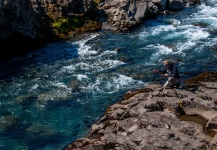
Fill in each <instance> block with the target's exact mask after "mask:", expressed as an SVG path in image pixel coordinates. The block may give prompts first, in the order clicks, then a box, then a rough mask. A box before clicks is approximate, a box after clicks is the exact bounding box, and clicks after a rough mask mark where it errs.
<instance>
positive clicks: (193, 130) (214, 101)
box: [66, 78, 217, 150]
mask: <svg viewBox="0 0 217 150" xmlns="http://www.w3.org/2000/svg"><path fill="white" fill-rule="evenodd" d="M216 81H217V78H215V82H201V83H200V86H199V88H198V89H197V90H196V91H191V90H190V91H189V90H186V89H183V88H180V89H166V90H165V89H162V86H161V85H159V84H150V85H148V86H146V87H144V89H140V90H135V91H128V92H127V93H126V94H125V95H124V100H123V101H121V102H119V103H116V104H114V105H112V106H109V107H108V109H107V111H106V113H105V115H104V116H103V117H102V118H101V119H100V120H99V121H98V122H97V123H95V124H93V125H92V127H91V129H90V134H89V135H88V137H86V138H79V139H77V140H75V141H74V142H72V143H71V144H69V145H68V146H67V148H66V149H67V150H84V149H92V150H146V149H147V150H152V149H153V150H154V149H170V150H176V149H179V150H186V149H188V150H192V149H209V150H211V149H216V148H217V134H216V131H217V95H216V93H217V82H216ZM190 116H191V118H192V119H190V120H189V119H188V117H190ZM198 117H200V119H201V118H203V120H205V121H203V123H201V124H200V122H201V121H200V119H197V118H198ZM186 120H188V121H186Z"/></svg>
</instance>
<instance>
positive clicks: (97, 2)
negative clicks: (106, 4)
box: [93, 0, 102, 4]
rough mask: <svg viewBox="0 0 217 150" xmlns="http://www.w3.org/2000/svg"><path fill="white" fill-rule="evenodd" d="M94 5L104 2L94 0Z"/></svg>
mask: <svg viewBox="0 0 217 150" xmlns="http://www.w3.org/2000/svg"><path fill="white" fill-rule="evenodd" d="M93 2H94V3H96V4H99V3H101V2H102V0H93Z"/></svg>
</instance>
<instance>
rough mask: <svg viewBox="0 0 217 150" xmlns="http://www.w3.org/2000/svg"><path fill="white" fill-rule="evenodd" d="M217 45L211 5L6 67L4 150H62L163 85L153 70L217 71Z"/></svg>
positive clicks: (2, 80)
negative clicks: (117, 108)
mask: <svg viewBox="0 0 217 150" xmlns="http://www.w3.org/2000/svg"><path fill="white" fill-rule="evenodd" d="M11 44H13V43H11ZM216 45H217V2H216V1H213V0H212V1H209V3H208V2H207V4H201V5H198V6H195V7H191V8H185V9H183V10H182V11H179V12H176V13H174V14H171V15H166V16H164V15H159V16H158V17H157V18H156V19H151V20H148V21H146V22H144V23H143V24H142V25H141V26H140V27H138V28H136V29H134V30H132V31H127V32H124V33H115V32H112V31H105V30H102V31H99V32H96V33H90V34H86V35H85V34H84V36H82V38H81V37H80V38H77V39H76V40H75V39H71V40H67V41H60V42H55V43H50V44H48V45H45V46H44V47H43V48H41V49H37V50H36V51H34V52H31V53H28V54H26V55H25V56H20V57H18V58H13V59H10V60H8V61H1V63H0V70H1V72H0V89H1V90H0V98H1V100H0V107H1V109H0V149H1V150H21V149H22V150H24V149H29V150H60V149H63V148H64V147H65V146H66V145H67V144H68V143H70V142H71V141H73V140H75V139H77V138H79V137H84V136H86V135H87V133H88V130H89V129H90V127H91V125H92V124H93V123H95V122H96V121H97V120H98V119H100V117H101V116H102V115H103V114H104V113H105V110H106V108H107V107H108V106H109V105H111V104H114V103H116V102H118V101H120V100H121V99H122V96H123V94H124V93H125V92H127V91H128V90H133V89H138V88H142V87H144V86H145V85H148V84H150V83H152V82H159V83H163V82H164V81H165V79H163V78H161V77H159V76H158V75H156V74H153V73H152V70H153V69H158V68H161V67H162V61H163V60H164V59H169V60H173V61H175V63H176V65H177V67H178V68H179V72H180V75H181V76H182V78H183V80H184V79H187V78H189V77H192V76H194V75H197V74H199V73H201V72H204V71H216V68H217V51H216V50H214V49H212V46H216ZM117 49H118V50H119V51H116V50H117ZM182 84H183V83H182Z"/></svg>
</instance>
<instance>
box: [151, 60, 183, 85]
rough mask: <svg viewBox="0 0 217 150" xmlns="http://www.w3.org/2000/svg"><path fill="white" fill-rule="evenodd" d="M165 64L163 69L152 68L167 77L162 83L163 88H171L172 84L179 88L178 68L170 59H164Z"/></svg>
mask: <svg viewBox="0 0 217 150" xmlns="http://www.w3.org/2000/svg"><path fill="white" fill-rule="evenodd" d="M163 64H164V66H165V68H164V70H154V72H157V73H160V74H161V75H162V76H164V77H168V80H167V81H166V83H165V84H164V86H163V88H164V89H168V88H173V87H174V86H175V87H177V88H179V86H180V81H181V80H180V76H179V71H178V68H177V67H176V66H175V64H174V63H173V62H171V61H168V60H165V61H163Z"/></svg>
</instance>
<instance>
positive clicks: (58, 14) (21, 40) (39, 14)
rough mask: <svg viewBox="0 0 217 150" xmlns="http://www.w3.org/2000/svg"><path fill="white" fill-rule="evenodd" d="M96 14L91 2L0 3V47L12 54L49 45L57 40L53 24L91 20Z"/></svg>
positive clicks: (33, 0) (3, 0)
mask: <svg viewBox="0 0 217 150" xmlns="http://www.w3.org/2000/svg"><path fill="white" fill-rule="evenodd" d="M96 11H97V9H96V6H95V5H94V3H93V1H92V0H68V1H65V0H0V44H1V46H2V47H5V49H6V50H7V49H9V50H11V52H10V54H13V53H16V52H17V51H19V49H20V50H24V49H25V48H26V49H28V48H29V47H31V46H32V45H37V44H43V43H44V42H45V43H46V41H52V40H54V39H57V38H58V37H57V36H55V34H54V31H53V28H52V27H51V23H52V22H54V20H58V19H61V18H67V17H71V18H73V17H75V16H79V15H81V16H87V17H89V18H90V19H91V17H92V18H94V17H95V16H97V15H96ZM51 37H52V38H53V39H51ZM13 45H14V46H13ZM22 45H23V46H22ZM24 45H25V46H24ZM18 48H19V49H18ZM1 53H2V52H1Z"/></svg>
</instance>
